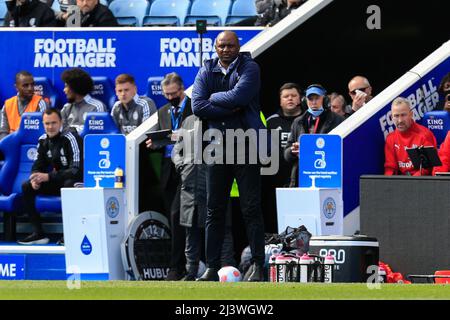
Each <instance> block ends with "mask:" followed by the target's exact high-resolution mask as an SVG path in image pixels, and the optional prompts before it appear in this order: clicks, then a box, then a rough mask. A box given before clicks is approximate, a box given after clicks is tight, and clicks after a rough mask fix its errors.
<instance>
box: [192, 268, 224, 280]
mask: <svg viewBox="0 0 450 320" xmlns="http://www.w3.org/2000/svg"><path fill="white" fill-rule="evenodd" d="M218 271H219V270H217V269H215V268H207V269H206V271H205V273H204V274H203V275H202V276H201V277H200V278H198V279H197V281H219V274H218V273H217V272H218Z"/></svg>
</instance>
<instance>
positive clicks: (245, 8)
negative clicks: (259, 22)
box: [225, 0, 256, 25]
mask: <svg viewBox="0 0 450 320" xmlns="http://www.w3.org/2000/svg"><path fill="white" fill-rule="evenodd" d="M254 16H256V6H255V1H254V0H235V1H234V2H233V6H232V7H231V13H230V15H228V17H227V19H226V21H225V25H232V24H235V23H237V22H240V21H242V20H244V19H247V18H250V17H254Z"/></svg>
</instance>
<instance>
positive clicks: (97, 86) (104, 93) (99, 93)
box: [91, 76, 116, 110]
mask: <svg viewBox="0 0 450 320" xmlns="http://www.w3.org/2000/svg"><path fill="white" fill-rule="evenodd" d="M92 80H93V81H94V90H93V91H92V92H91V96H92V97H94V98H96V99H99V100H100V101H102V102H103V103H104V104H105V105H106V106H107V107H108V110H111V108H112V107H113V105H114V102H116V91H115V88H114V85H113V83H112V81H111V80H110V79H109V78H108V77H103V76H99V77H92Z"/></svg>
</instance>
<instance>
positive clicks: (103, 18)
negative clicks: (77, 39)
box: [81, 2, 119, 27]
mask: <svg viewBox="0 0 450 320" xmlns="http://www.w3.org/2000/svg"><path fill="white" fill-rule="evenodd" d="M81 26H82V27H118V26H119V24H118V23H117V20H116V17H114V15H113V13H112V12H111V10H109V8H108V7H107V6H104V5H102V4H101V3H100V2H99V3H98V4H97V5H96V6H95V8H94V9H93V10H92V11H91V12H88V13H87V14H85V15H82V17H81Z"/></svg>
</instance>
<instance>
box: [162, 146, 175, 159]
mask: <svg viewBox="0 0 450 320" xmlns="http://www.w3.org/2000/svg"><path fill="white" fill-rule="evenodd" d="M173 146H174V145H173V144H168V145H167V146H166V150H165V152H164V158H172V150H173Z"/></svg>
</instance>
